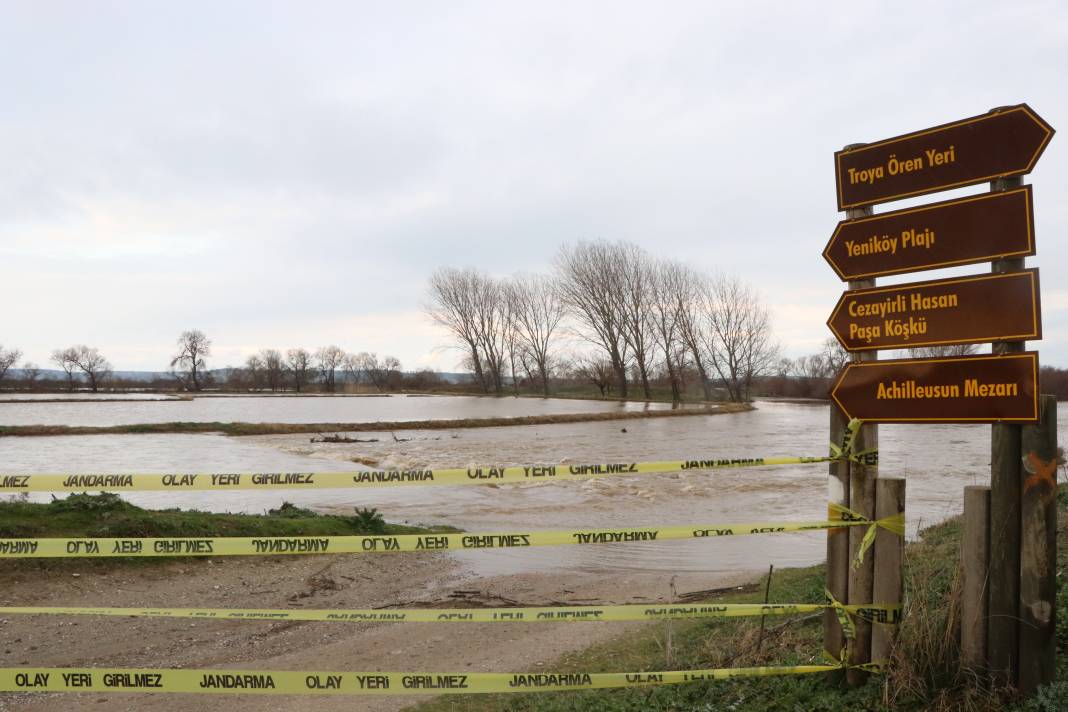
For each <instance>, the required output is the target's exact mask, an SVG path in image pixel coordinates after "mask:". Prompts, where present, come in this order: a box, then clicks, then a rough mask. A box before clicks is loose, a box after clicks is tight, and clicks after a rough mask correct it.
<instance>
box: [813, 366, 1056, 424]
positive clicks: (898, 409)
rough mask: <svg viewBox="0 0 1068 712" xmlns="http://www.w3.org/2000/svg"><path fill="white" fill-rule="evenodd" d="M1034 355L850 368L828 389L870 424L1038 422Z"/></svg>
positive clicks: (850, 414)
mask: <svg viewBox="0 0 1068 712" xmlns="http://www.w3.org/2000/svg"><path fill="white" fill-rule="evenodd" d="M1037 394H1038V353H1037V352H1035V351H1026V352H1023V353H1018V354H1005V355H999V356H992V355H991V356H959V357H951V358H927V359H897V360H893V361H861V362H858V363H850V364H848V365H847V366H846V367H845V368H844V369H843V370H842V373H841V374H840V375H839V377H838V382H837V383H835V384H834V388H832V389H831V398H832V399H833V400H834V401H835V403H837V404H838V407H839V408H841V409H842V411H843V412H844V413H845V414H846V416H847V417H849V418H859V419H860V420H864V421H867V422H873V423H982V422H987V423H989V422H999V421H1004V422H1018V423H1033V422H1036V421H1037V420H1038V395H1037Z"/></svg>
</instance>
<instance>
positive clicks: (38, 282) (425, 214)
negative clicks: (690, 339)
mask: <svg viewBox="0 0 1068 712" xmlns="http://www.w3.org/2000/svg"><path fill="white" fill-rule="evenodd" d="M1066 71H1068V7H1065V6H1063V5H1060V4H1058V3H1056V2H1011V3H1010V2H1004V1H1003V0H1002V1H1001V2H978V1H976V0H971V1H969V2H960V3H948V2H947V3H943V2H922V3H909V2H894V3H881V2H857V1H856V0H853V1H852V2H848V3H840V4H826V5H821V4H820V3H775V4H763V3H756V2H739V3H730V4H727V3H722V4H719V3H710V2H693V3H683V2H663V3H622V2H619V1H618V0H617V1H615V2H605V3H584V2H573V1H572V2H566V3H553V2H546V1H544V0H543V1H541V2H537V3H534V2H528V3H511V2H500V1H497V2H486V3H477V2H470V3H460V2H450V3H441V2H425V3H408V2H390V3H355V2H343V3H325V2H300V3H297V2H290V3H268V2H262V1H261V0H257V1H256V2H248V3H239V2H210V3H197V2H166V3H163V2H125V3H105V2H91V3H83V2H65V3H64V2H12V1H10V0H3V1H2V2H0V87H3V92H4V96H3V99H2V100H0V308H2V310H3V311H2V317H0V344H3V345H4V346H8V347H10V346H16V347H20V348H21V349H22V350H23V351H24V353H25V358H28V359H30V360H32V361H35V362H37V363H38V364H40V365H42V366H44V365H48V356H49V353H50V352H51V351H52V349H54V348H57V347H61V346H67V345H70V344H75V343H87V344H90V345H96V346H99V347H100V348H101V349H102V350H103V351H104V353H105V354H106V355H107V356H108V357H109V358H110V359H111V361H112V363H113V365H114V366H115V368H117V369H150V370H162V369H164V368H166V366H167V365H168V362H169V359H170V356H171V355H172V353H173V351H174V341H175V339H176V338H177V336H178V333H179V332H180V331H182V330H183V329H190V328H199V329H202V330H204V331H205V332H207V333H208V335H209V336H210V337H211V338H212V340H213V341H214V344H215V352H214V356H213V357H212V358H211V359H210V360H209V365H210V366H213V367H214V366H224V365H227V364H233V365H238V364H240V363H242V362H243V361H244V359H245V357H246V356H247V355H248V354H250V353H252V352H253V351H255V350H257V349H259V348H261V347H275V348H281V349H285V348H289V347H293V346H305V347H308V348H315V347H317V346H321V345H325V344H329V343H336V344H338V345H340V346H342V347H344V348H346V349H348V350H353V351H357V350H367V351H377V352H379V353H390V354H394V355H396V356H398V357H399V358H400V359H401V360H402V362H403V363H404V365H405V367H406V368H409V369H414V368H418V367H423V366H429V367H432V368H438V369H442V370H452V369H454V368H455V367H456V366H457V364H458V362H459V361H460V355H459V354H458V353H457V352H455V351H449V350H443V349H442V348H441V347H442V346H444V345H446V344H447V341H446V337H445V335H444V334H443V333H441V332H440V331H439V330H438V329H437V328H436V327H434V326H433V325H431V324H430V323H429V322H428V321H427V319H426V318H425V317H424V316H423V313H422V309H421V305H422V303H423V300H424V293H425V284H426V280H427V277H428V275H429V274H430V273H431V272H432V271H433V270H434V269H435V268H437V267H440V266H445V265H453V266H472V267H477V268H480V269H483V270H485V271H488V272H491V273H494V274H498V275H507V274H511V273H513V272H517V271H528V272H529V271H547V270H548V269H549V268H550V266H551V261H552V258H553V255H554V254H555V253H556V252H557V250H558V249H559V246H560V245H561V244H563V243H565V242H569V241H575V240H580V239H594V238H605V239H610V240H616V239H620V240H629V241H632V242H635V243H637V244H639V245H642V246H644V247H645V248H647V249H648V250H649V251H651V252H653V253H655V254H657V255H663V256H672V257H676V258H678V259H680V260H683V261H685V262H686V263H688V264H690V265H693V266H695V267H699V268H705V269H708V270H722V271H726V272H733V273H735V274H737V275H739V276H740V277H742V278H744V279H746V280H749V281H751V282H754V283H756V284H757V285H758V287H759V289H760V290H761V292H762V294H763V296H764V298H765V300H766V301H767V302H768V303H769V304H770V305H771V307H772V309H773V312H774V315H775V322H776V328H777V334H778V337H779V339H780V340H781V341H782V342H783V344H784V347H785V350H786V352H787V354H788V355H791V356H798V355H801V354H803V353H806V352H808V351H812V350H816V349H817V348H818V345H819V343H820V342H822V341H823V340H824V339H825V338H826V337H827V336H828V335H829V331H828V330H827V328H826V326H825V324H824V321H825V320H826V318H827V316H828V315H829V313H830V311H831V308H832V307H833V305H834V303H835V301H836V299H837V297H838V295H839V293H840V292H841V290H842V289H843V285H842V283H841V282H839V280H838V279H837V277H836V276H835V274H834V273H833V272H832V270H831V269H830V267H828V266H827V265H826V263H825V262H824V261H823V259H822V257H821V251H822V249H823V246H824V244H825V243H826V241H827V238H828V237H829V236H830V234H831V232H832V231H833V229H834V226H835V224H836V222H837V221H838V220H839V219H840V218H841V216H840V214H839V213H838V212H837V211H836V205H835V194H834V171H833V162H832V154H833V152H834V151H835V150H837V149H839V148H841V147H842V146H843V145H844V144H847V143H852V142H858V141H872V140H877V139H881V138H887V137H889V136H893V135H896V134H900V133H904V132H907V131H911V130H915V129H920V128H924V127H927V126H931V125H935V124H939V123H944V122H946V121H951V120H954V119H957V118H963V117H967V116H972V115H975V114H979V113H983V112H985V111H987V110H988V109H990V108H992V107H995V106H1000V105H1006V104H1015V103H1019V102H1025V101H1026V102H1027V103H1029V104H1030V105H1031V106H1032V107H1033V108H1034V109H1035V110H1036V111H1037V112H1038V113H1039V114H1041V115H1042V116H1043V117H1044V118H1045V119H1046V120H1047V121H1048V122H1049V123H1051V124H1052V125H1053V126H1054V128H1059V129H1061V130H1062V135H1058V136H1055V137H1054V139H1053V142H1052V143H1051V144H1050V146H1049V148H1048V149H1047V151H1046V153H1045V155H1044V157H1043V158H1042V160H1041V161H1040V162H1039V164H1038V167H1037V169H1036V170H1035V171H1034V173H1032V174H1031V176H1029V177H1028V178H1027V179H1026V180H1027V182H1030V183H1033V184H1034V186H1035V189H1034V190H1035V213H1036V225H1037V227H1036V234H1037V244H1038V256H1037V257H1036V258H1030V259H1029V260H1028V264H1029V266H1038V267H1040V268H1041V269H1042V285H1043V295H1042V299H1043V312H1044V314H1043V316H1044V324H1045V334H1046V339H1045V340H1044V341H1043V342H1042V343H1041V344H1038V346H1039V348H1040V349H1041V352H1042V362H1043V363H1044V364H1050V365H1059V366H1062V367H1066V366H1068V199H1066V195H1068V89H1066V86H1068V84H1066V74H1065V73H1066ZM984 189H985V188H984V187H982V186H980V187H977V188H972V189H967V190H964V191H958V192H963V193H969V192H976V191H981V190H984ZM942 197H946V196H938V197H926V198H924V199H922V200H919V201H912V202H913V203H915V202H928V201H932V200H935V199H939V198H942ZM906 204H908V203H896V204H892V205H890V206H887V207H885V208H883V209H891V208H897V207H902V206H903V205H906ZM984 269H985V267H984V266H983V265H977V266H973V267H971V268H962V269H958V270H957V272H964V273H967V272H980V271H984ZM938 274H939V273H926V274H923V275H919V276H917V277H913V279H920V278H928V277H931V276H937V275H938ZM907 279H909V278H904V279H902V278H897V279H891V280H886V281H887V283H890V282H900V281H906V280H907Z"/></svg>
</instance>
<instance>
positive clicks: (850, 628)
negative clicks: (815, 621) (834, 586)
mask: <svg viewBox="0 0 1068 712" xmlns="http://www.w3.org/2000/svg"><path fill="white" fill-rule="evenodd" d="M823 595H825V596H826V597H827V600H828V601H829V605H828V607H829V608H833V609H834V614H835V616H836V617H837V618H838V624H839V625H840V626H842V635H844V636H845V638H846V640H853V639H854V638H856V637H857V627H856V626H855V625H853V619H852V618H850V617H849V606H846V605H845V604H844V603H839V602H838V600H837V599H836V598H835V597H834V595H832V594H831V592H830V590H828V589H823ZM843 649H844V648H843Z"/></svg>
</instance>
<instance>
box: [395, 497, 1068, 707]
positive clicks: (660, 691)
mask: <svg viewBox="0 0 1068 712" xmlns="http://www.w3.org/2000/svg"><path fill="white" fill-rule="evenodd" d="M1058 519H1059V527H1058V537H1059V538H1060V542H1059V547H1058V571H1062V570H1064V567H1065V566H1068V552H1066V551H1065V549H1066V548H1068V546H1066V545H1068V540H1066V539H1065V537H1066V536H1068V535H1066V534H1065V531H1066V529H1068V488H1066V487H1064V486H1062V487H1061V488H1060V490H1059V493H1058ZM960 527H961V524H960V520H959V519H953V520H950V521H947V522H945V523H944V524H940V525H938V526H935V527H931V528H929V529H927V530H925V531H924V532H923V536H922V538H921V540H920V541H917V542H914V543H911V544H909V545H908V546H907V548H906V563H905V587H906V599H907V605H906V610H905V619H904V622H903V623H902V625H901V628H900V631H899V641H898V646H897V650H896V651H895V654H894V656H893V659H892V660H891V665H890V668H889V672H888V673H887V674H886V675H882V676H873V677H872V678H871V679H870V680H869V681H868V683H867V684H866V685H864V686H862V687H860V688H856V689H851V688H847V687H845V686H844V684H843V682H842V680H841V677H842V675H841V674H840V673H835V674H833V675H832V676H830V677H829V676H827V675H809V676H798V677H781V678H763V679H737V680H727V681H715V682H708V683H693V684H688V685H677V686H665V687H655V688H646V689H629V690H610V691H589V692H562V693H542V694H511V695H487V696H472V697H467V698H463V699H455V698H452V699H450V698H447V697H442V698H438V699H435V700H432V701H429V702H426V703H424V704H422V705H420V706H418V707H417V708H415V709H416V710H417V711H418V712H445V711H447V710H472V711H474V712H503V711H505V710H509V711H520V710H523V711H527V712H595V711H596V712H602V711H608V712H639V711H642V712H645V711H647V710H653V711H663V712H667V711H669V710H670V711H672V712H675V711H678V712H682V711H684V710H685V711H690V710H708V711H710V712H711V711H712V710H735V711H739V712H741V711H752V712H758V711H761V712H762V711H763V710H791V711H793V710H827V711H830V710H836V711H842V712H846V711H848V712H857V711H859V710H946V711H948V710H958V709H963V710H975V711H977V712H980V711H981V712H994V710H1001V709H1005V708H1006V707H1008V708H1012V709H1017V710H1021V711H1023V710H1026V711H1028V712H1036V711H1038V710H1050V711H1052V710H1064V709H1068V591H1066V589H1065V587H1061V589H1060V591H1059V593H1058V611H1057V616H1058V618H1057V620H1058V680H1057V682H1055V683H1054V684H1053V685H1051V686H1049V687H1047V688H1044V689H1043V690H1041V691H1040V693H1039V695H1038V696H1036V697H1035V698H1033V699H1031V700H1028V701H1026V702H1023V703H1014V702H1013V700H1012V695H1011V693H1010V691H1006V690H992V689H991V688H990V687H989V686H988V685H986V684H985V681H983V680H978V679H977V678H976V677H975V676H974V675H972V674H969V673H967V672H964V671H961V670H960V668H959V663H958V656H959V648H958V643H957V636H958V630H957V625H958V624H957V622H956V621H955V620H954V617H953V614H954V611H956V610H957V603H958V601H959V592H958V590H957V587H958V585H959V579H958V567H959V550H960V537H961V530H960ZM765 582H766V580H765V581H761V582H760V583H759V584H758V585H753V586H750V587H746V588H745V589H744V590H743V591H741V592H739V593H734V594H731V595H726V596H721V597H719V598H717V599H715V600H717V601H721V602H731V603H755V602H759V601H762V599H763V592H764V583H765ZM824 582H825V574H824V569H823V567H822V566H815V567H810V568H804V569H788V570H784V571H777V572H775V574H774V576H773V577H772V581H771V599H770V600H771V602H773V603H775V602H779V603H799V602H819V601H821V600H822V596H823V589H824ZM576 625H577V624H576ZM671 625H672V626H673V646H672V654H671V657H670V659H669V658H668V654H667V651H666V637H667V636H666V632H667V629H668V624H666V623H657V624H653V625H649V626H644V627H642V628H641V629H639V630H638V631H636V632H634V633H631V634H628V635H625V636H624V637H622V638H620V639H617V640H615V641H613V642H611V643H608V644H604V645H600V646H597V647H594V648H591V649H588V650H585V651H582V652H581V653H576V654H574V655H570V656H567V657H565V658H563V659H561V660H560V661H559V662H558V664H554V665H551V666H546V667H539V668H538V669H537V672H619V671H626V672H637V671H656V670H665V669H674V670H685V669H702V668H717V667H748V666H755V665H775V666H778V665H801V664H811V663H821V662H823V660H822V657H821V648H822V622H821V618H820V616H818V615H817V616H814V617H813V616H810V617H801V618H798V617H794V618H792V619H784V618H777V617H769V618H768V619H767V621H766V629H765V632H764V636H763V641H762V642H761V640H760V634H759V628H760V620H759V619H758V618H745V619H735V620H729V619H724V620H715V619H712V620H707V621H676V622H673V623H672V624H671Z"/></svg>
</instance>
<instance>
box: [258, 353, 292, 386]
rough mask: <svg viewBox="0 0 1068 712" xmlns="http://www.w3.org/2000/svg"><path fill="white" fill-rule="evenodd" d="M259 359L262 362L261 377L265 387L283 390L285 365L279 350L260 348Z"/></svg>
mask: <svg viewBox="0 0 1068 712" xmlns="http://www.w3.org/2000/svg"><path fill="white" fill-rule="evenodd" d="M260 360H261V361H262V362H263V377H264V380H265V381H266V383H267V387H268V388H270V389H271V390H272V391H284V390H285V387H286V382H285V371H286V367H285V361H284V360H283V359H282V354H281V352H279V351H278V349H261V350H260Z"/></svg>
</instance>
